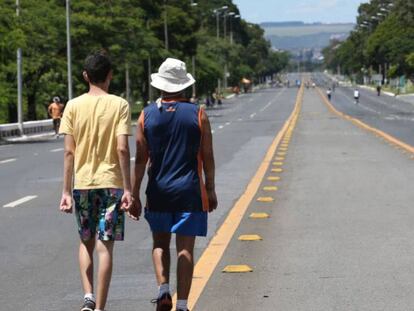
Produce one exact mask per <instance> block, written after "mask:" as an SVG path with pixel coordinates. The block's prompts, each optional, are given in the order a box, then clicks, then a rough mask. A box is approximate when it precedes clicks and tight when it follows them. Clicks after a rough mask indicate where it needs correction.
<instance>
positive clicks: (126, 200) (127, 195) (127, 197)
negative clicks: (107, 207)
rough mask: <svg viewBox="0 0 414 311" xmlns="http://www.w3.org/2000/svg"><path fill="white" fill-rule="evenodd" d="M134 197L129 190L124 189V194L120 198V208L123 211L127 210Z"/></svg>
mask: <svg viewBox="0 0 414 311" xmlns="http://www.w3.org/2000/svg"><path fill="white" fill-rule="evenodd" d="M133 200H134V198H133V197H132V194H131V192H129V191H124V194H123V195H122V198H121V210H122V211H124V212H128V211H129V210H130V208H131V206H132V203H133Z"/></svg>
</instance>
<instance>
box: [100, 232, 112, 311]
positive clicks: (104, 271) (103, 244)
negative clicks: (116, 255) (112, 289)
mask: <svg viewBox="0 0 414 311" xmlns="http://www.w3.org/2000/svg"><path fill="white" fill-rule="evenodd" d="M113 250H114V241H100V240H98V241H97V242H96V251H97V253H98V259H99V267H98V284H97V291H96V309H99V310H104V309H105V304H106V299H107V297H108V290H109V284H110V283H111V277H112V255H113Z"/></svg>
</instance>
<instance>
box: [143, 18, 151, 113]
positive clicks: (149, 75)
mask: <svg viewBox="0 0 414 311" xmlns="http://www.w3.org/2000/svg"><path fill="white" fill-rule="evenodd" d="M147 29H148V30H149V29H150V23H149V19H147ZM150 55H151V53H150ZM147 63H148V102H151V101H152V87H151V67H152V64H151V56H148V62H147ZM145 106H146V103H144V107H145Z"/></svg>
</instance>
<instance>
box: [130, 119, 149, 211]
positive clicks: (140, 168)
mask: <svg viewBox="0 0 414 311" xmlns="http://www.w3.org/2000/svg"><path fill="white" fill-rule="evenodd" d="M147 162H148V146H147V141H146V139H145V135H144V113H141V115H140V116H139V118H138V125H137V135H136V154H135V168H134V175H133V178H132V195H133V196H134V199H135V205H134V213H133V215H134V216H135V217H137V218H139V216H140V215H141V211H142V205H141V200H140V197H139V193H140V190H141V183H142V179H143V178H144V174H145V168H146V166H147Z"/></svg>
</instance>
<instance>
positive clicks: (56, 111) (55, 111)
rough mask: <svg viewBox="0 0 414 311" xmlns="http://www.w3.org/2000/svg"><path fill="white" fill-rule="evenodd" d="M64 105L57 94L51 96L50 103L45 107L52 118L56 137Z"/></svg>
mask: <svg viewBox="0 0 414 311" xmlns="http://www.w3.org/2000/svg"><path fill="white" fill-rule="evenodd" d="M63 108H64V105H63V104H62V103H61V102H60V98H59V96H55V97H53V101H52V103H51V104H50V105H49V107H48V108H47V112H48V113H49V116H50V117H51V118H52V119H53V129H54V130H55V135H56V138H58V137H59V127H60V119H61V118H62V113H63Z"/></svg>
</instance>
